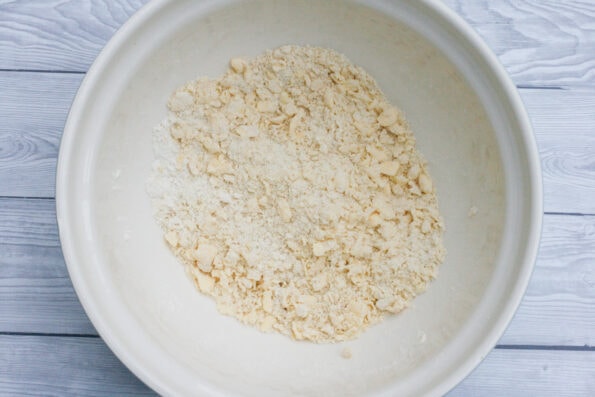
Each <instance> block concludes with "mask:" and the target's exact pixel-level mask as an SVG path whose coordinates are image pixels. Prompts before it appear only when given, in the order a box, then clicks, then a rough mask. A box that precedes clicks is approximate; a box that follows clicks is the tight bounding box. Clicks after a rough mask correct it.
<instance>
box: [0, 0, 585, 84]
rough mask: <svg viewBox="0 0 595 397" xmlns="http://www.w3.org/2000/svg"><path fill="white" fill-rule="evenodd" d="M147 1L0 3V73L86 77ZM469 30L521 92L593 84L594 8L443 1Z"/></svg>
mask: <svg viewBox="0 0 595 397" xmlns="http://www.w3.org/2000/svg"><path fill="white" fill-rule="evenodd" d="M146 1H147V0H118V1H106V0H81V1H76V2H71V1H65V0H51V1H45V0H33V1H26V2H25V1H8V2H1V3H0V69H36V70H39V69H41V70H72V71H86V70H87V69H88V67H89V65H90V64H91V63H92V62H93V60H94V59H95V57H96V56H97V54H98V53H99V51H100V50H101V48H102V47H103V46H104V45H105V43H106V42H107V40H108V39H109V38H110V37H111V36H112V35H113V33H114V32H115V31H116V30H117V28H118V27H119V26H121V25H122V24H123V23H124V22H125V21H126V20H127V19H128V18H129V17H130V16H131V15H132V14H133V13H134V11H136V10H137V9H138V8H140V7H141V6H142V4H144V3H145V2H146ZM444 1H445V3H446V4H447V5H449V6H450V7H451V8H452V9H453V10H455V11H456V12H457V13H458V14H459V15H461V16H462V17H463V18H464V19H465V20H466V21H467V22H468V23H470V24H471V25H472V26H473V27H474V28H475V29H476V30H477V31H478V33H479V34H480V36H481V37H483V39H484V40H485V41H486V42H487V43H488V45H489V46H490V47H491V48H492V49H493V51H494V52H495V53H496V54H497V55H498V56H499V58H500V60H501V62H502V63H503V64H504V66H505V67H506V69H507V70H508V72H509V73H510V74H511V75H512V77H513V79H514V81H515V82H516V83H517V84H520V85H532V86H569V85H581V84H589V85H592V84H593V82H595V58H594V57H593V55H592V54H593V51H594V50H595V27H594V26H593V24H592V20H593V18H594V17H595V3H593V2H590V1H576V0H563V1H558V0H547V1H543V0H523V1H516V0H505V1H488V0H480V1H478V0H444Z"/></svg>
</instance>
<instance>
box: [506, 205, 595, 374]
mask: <svg viewBox="0 0 595 397" xmlns="http://www.w3.org/2000/svg"><path fill="white" fill-rule="evenodd" d="M499 343H500V344H537V345H560V346H562V345H566V346H584V345H588V346H595V216H567V215H546V216H545V217H544V225H543V233H542V237H541V247H540V250H539V256H538V259H537V263H536V268H535V271H534V272H533V276H532V278H531V281H530V283H529V287H528V288H527V292H526V294H525V297H524V299H523V302H522V304H521V306H520V308H519V310H518V312H517V314H516V316H515V318H514V319H513V321H512V322H511V324H510V326H509V328H508V329H507V331H506V333H505V334H504V336H503V337H502V338H501V339H500V342H499ZM593 366H594V367H595V361H594V362H593Z"/></svg>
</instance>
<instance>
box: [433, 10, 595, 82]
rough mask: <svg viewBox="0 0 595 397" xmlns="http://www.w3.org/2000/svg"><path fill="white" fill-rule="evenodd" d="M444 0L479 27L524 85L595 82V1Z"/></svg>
mask: <svg viewBox="0 0 595 397" xmlns="http://www.w3.org/2000/svg"><path fill="white" fill-rule="evenodd" d="M444 2H445V3H446V4H447V5H448V6H450V7H451V8H452V9H453V10H454V11H456V13H457V14H459V15H460V16H461V17H463V19H465V20H466V21H467V22H468V23H469V24H470V25H471V26H472V27H474V28H475V30H476V31H477V32H478V33H479V35H480V36H481V37H482V38H483V39H484V40H485V42H486V43H487V44H488V46H489V47H490V48H491V49H492V51H494V52H495V53H496V55H497V56H498V58H499V59H500V62H502V64H503V65H504V67H505V68H506V70H507V71H508V73H509V74H510V75H511V76H512V79H513V80H514V81H515V82H516V83H517V84H518V85H528V86H534V87H543V86H547V87H552V86H555V87H569V86H591V87H592V86H594V85H595V57H594V56H593V54H594V53H595V25H594V24H593V20H594V19H595V2H593V1H585V0H498V1H491V0H444Z"/></svg>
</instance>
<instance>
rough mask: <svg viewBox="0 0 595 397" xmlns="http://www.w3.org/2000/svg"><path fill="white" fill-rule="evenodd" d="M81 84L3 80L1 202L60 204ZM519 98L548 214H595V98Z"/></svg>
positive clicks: (52, 76) (25, 76)
mask: <svg viewBox="0 0 595 397" xmlns="http://www.w3.org/2000/svg"><path fill="white" fill-rule="evenodd" d="M594 54H595V52H594ZM82 77H83V76H82V75H72V74H56V73H15V72H12V73H6V72H4V73H2V72H0V87H3V95H0V119H1V120H3V123H0V196H11V197H19V196H28V197H53V196H54V189H55V165H56V158H57V156H58V149H59V141H60V137H61V134H62V129H63V126H64V122H65V120H66V117H67V114H68V110H69V108H70V104H71V102H72V98H73V97H74V95H75V93H76V90H77V88H78V86H79V85H80V82H81V81H82ZM520 92H521V94H522V98H523V100H524V102H525V104H526V107H527V111H528V113H529V116H530V118H531V120H532V122H533V125H534V130H535V134H536V139H537V143H538V146H539V149H540V153H541V159H542V167H543V177H544V190H545V195H544V200H545V203H544V204H545V210H546V211H549V212H571V213H588V214H595V200H593V199H592V197H595V160H594V159H595V90H590V89H573V90H537V89H521V90H520ZM25 103H26V104H27V106H23V105H22V104H25Z"/></svg>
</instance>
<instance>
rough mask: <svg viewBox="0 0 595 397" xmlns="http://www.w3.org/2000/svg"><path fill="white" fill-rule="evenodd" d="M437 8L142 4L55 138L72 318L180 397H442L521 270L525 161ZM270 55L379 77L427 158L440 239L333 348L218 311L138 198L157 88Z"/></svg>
mask: <svg viewBox="0 0 595 397" xmlns="http://www.w3.org/2000/svg"><path fill="white" fill-rule="evenodd" d="M414 3H415V4H414ZM442 12H443V10H442V11H440V12H438V11H436V6H430V5H427V4H425V2H410V1H400V2H399V1H393V2H390V4H389V3H385V2H382V1H377V2H371V3H367V4H366V5H363V4H359V3H356V2H340V4H339V3H337V2H334V1H325V2H315V1H277V0H262V1H246V2H231V1H230V2H225V1H224V2H221V1H218V2H211V1H191V0H184V1H155V2H153V3H151V4H150V5H149V6H147V7H146V8H145V9H144V10H143V11H141V13H140V14H139V15H137V16H135V18H133V20H132V21H131V22H130V23H129V24H127V25H126V26H125V27H124V28H123V29H122V30H121V32H119V33H118V35H117V36H116V38H115V39H114V41H113V42H112V43H111V44H110V45H109V46H108V47H107V49H106V50H105V51H104V53H103V54H102V55H101V57H100V58H99V59H98V61H97V63H96V64H95V65H94V67H93V69H92V70H91V72H90V74H89V77H88V78H87V79H86V81H85V83H84V84H83V87H82V88H81V92H80V93H79V97H78V98H77V101H76V103H75V105H74V106H73V110H72V113H71V116H70V120H69V124H68V126H67V129H66V133H65V137H64V141H63V146H62V149H61V158H60V169H59V177H58V178H59V186H58V198H59V203H58V206H59V218H60V219H59V221H60V227H61V236H62V238H63V244H64V251H65V254H66V257H67V261H68V264H69V269H70V271H71V276H72V278H73V282H74V284H75V286H76V289H77V292H78V293H79V297H80V298H81V301H82V302H83V304H84V306H85V308H86V310H87V312H88V313H89V315H90V317H91V318H92V320H93V321H94V324H95V326H96V327H97V328H98V330H99V331H100V333H101V334H102V336H103V337H104V338H105V339H106V341H107V342H108V343H109V344H110V346H111V347H112V349H114V350H115V351H116V353H117V354H118V355H119V356H120V358H121V359H122V360H123V361H124V362H125V363H126V364H127V365H128V366H129V367H130V368H131V369H132V370H133V371H134V372H135V373H136V374H137V375H139V376H141V378H142V379H143V380H145V381H146V382H148V383H149V385H151V386H152V387H154V388H156V389H157V390H158V391H160V392H162V393H175V394H180V395H182V394H184V395H188V394H201V393H211V394H221V395H229V394H230V393H242V394H245V395H252V396H276V395H286V396H290V395H295V396H297V395H300V396H301V395H328V396H330V395H337V396H347V395H352V394H353V395H354V394H360V393H362V392H367V393H370V394H382V393H387V394H388V395H407V394H411V395H420V394H421V393H426V392H428V393H429V392H434V393H443V392H445V391H446V390H447V389H448V388H449V387H451V386H453V382H456V381H458V380H460V379H461V377H462V376H464V375H465V374H466V373H468V372H469V371H470V370H471V369H472V368H473V366H474V365H476V364H477V362H478V361H479V360H480V359H481V358H482V357H483V355H484V354H486V352H487V349H489V347H490V346H491V345H490V343H492V344H493V343H494V342H495V337H491V338H490V337H488V335H489V334H490V332H492V331H493V330H494V329H496V332H497V333H499V332H502V329H503V327H504V325H503V324H502V318H503V316H504V317H506V315H503V313H504V312H505V311H506V308H508V307H509V306H508V305H509V304H510V302H509V297H510V294H511V291H512V289H513V288H515V286H517V281H518V279H519V274H521V267H522V265H523V264H522V257H523V256H522V255H523V252H524V251H523V249H522V247H523V245H522V244H523V242H524V240H523V238H522V236H523V231H524V230H525V229H523V227H522V226H519V225H523V224H524V223H526V222H528V218H527V216H528V215H525V214H524V212H523V211H524V210H526V208H527V206H528V205H529V203H528V201H527V199H526V197H529V196H530V194H529V193H528V192H529V190H528V189H529V187H527V185H530V183H528V181H529V178H530V175H529V174H528V173H526V172H525V173H524V172H518V170H519V169H521V170H522V169H524V168H526V167H527V166H526V162H527V161H528V160H527V158H526V155H525V153H524V152H523V150H522V142H521V143H519V138H518V129H519V128H520V127H519V125H518V123H517V122H516V121H515V118H514V117H515V116H514V111H513V110H511V109H509V108H508V107H507V106H505V105H502V103H506V98H505V92H504V91H503V90H502V88H501V87H499V86H498V81H496V79H495V78H494V77H493V76H492V75H491V74H490V73H491V72H490V70H489V68H488V67H487V66H486V65H487V63H486V64H484V63H485V60H484V59H483V58H482V57H481V56H480V55H479V54H478V53H477V52H476V51H475V50H474V49H473V48H472V47H471V46H470V45H469V44H468V43H467V42H466V41H465V40H466V39H465V38H464V37H463V36H461V37H462V38H461V37H459V36H460V32H459V31H458V30H457V29H455V28H453V27H452V26H451V25H452V24H451V23H450V22H448V21H446V20H445V18H444V16H443V14H442ZM283 44H309V45H317V46H324V47H329V48H333V49H335V50H338V51H340V52H342V53H344V54H346V55H347V57H348V58H350V59H351V60H352V61H353V62H354V63H356V64H358V65H360V66H362V67H363V68H364V69H366V70H367V71H368V72H369V73H370V74H371V75H372V76H373V77H374V78H375V79H376V80H377V81H378V83H379V85H380V87H381V88H382V89H383V90H384V92H385V93H386V95H387V96H388V97H389V99H390V100H391V101H392V102H393V103H394V104H396V105H397V106H399V107H400V108H401V109H402V110H403V111H404V112H405V114H406V116H407V118H408V120H409V122H410V124H411V126H412V130H413V131H414V133H415V135H416V137H417V141H418V148H419V150H420V151H421V152H422V154H423V155H424V156H425V158H426V159H427V160H428V161H429V168H430V172H431V175H432V177H433V179H434V182H435V184H436V186H437V191H438V199H439V204H440V208H441V211H442V214H443V216H444V219H445V224H446V228H447V232H446V234H445V244H446V248H447V250H448V254H447V259H446V261H445V262H444V264H443V265H442V266H441V268H440V274H439V277H438V278H437V279H436V280H435V281H434V282H433V283H432V284H431V285H430V286H429V289H428V291H427V292H426V293H425V294H423V295H421V296H420V297H418V298H417V299H416V300H415V301H414V303H413V306H412V307H411V308H410V309H408V310H406V311H405V312H403V313H402V314H400V315H398V316H393V317H391V318H388V319H386V320H385V321H384V322H383V323H381V324H379V325H377V326H374V327H372V328H371V329H369V330H368V331H367V332H365V333H364V334H363V335H362V336H361V337H360V338H359V339H357V340H354V341H351V342H347V343H343V344H325V345H316V344H310V343H304V342H301V343H300V342H294V341H291V340H289V339H288V338H286V337H283V336H279V335H274V334H263V333H260V332H258V331H256V330H254V329H251V328H248V327H246V326H243V325H241V324H240V323H239V322H237V321H236V320H234V319H232V318H229V317H225V316H222V315H219V314H218V312H217V311H216V309H215V305H214V303H213V301H212V300H210V299H209V298H206V297H204V296H202V295H201V294H199V293H198V292H197V291H196V290H195V288H194V286H193V284H192V282H191V281H190V279H189V278H188V277H187V276H186V275H185V273H184V269H183V267H182V265H181V264H179V263H178V262H177V261H176V259H175V258H174V257H173V255H172V254H171V253H170V252H169V250H168V249H167V247H166V245H165V244H164V242H163V240H162V237H161V232H160V230H159V229H158V227H157V225H156V224H155V222H154V220H153V217H152V210H151V206H150V200H149V197H148V196H147V194H146V191H145V183H146V179H147V176H148V175H149V172H150V169H151V162H152V160H153V152H152V140H151V134H152V128H153V126H154V125H156V124H157V123H158V122H159V121H160V120H161V119H162V118H163V117H164V116H165V114H166V108H165V103H166V100H167V98H168V96H169V94H170V93H171V92H172V91H173V90H174V89H175V88H176V87H178V86H179V85H181V84H183V83H184V82H186V81H188V80H191V79H194V78H196V77H198V76H202V75H207V76H211V77H215V76H218V75H220V74H222V73H223V72H224V71H225V68H226V67H227V61H228V60H229V59H230V58H231V57H233V56H238V55H243V56H254V55H257V54H260V53H261V52H263V51H264V50H266V49H270V48H274V47H277V46H279V45H283ZM463 76H464V77H463ZM513 170H516V171H515V172H513ZM60 178H62V181H60ZM60 182H61V183H60ZM60 206H62V207H64V208H68V213H65V212H64V211H60ZM473 206H475V207H477V208H478V213H477V215H476V216H474V217H469V216H468V212H469V210H470V208H471V207H473ZM525 234H526V233H525ZM504 236H506V237H504ZM515 236H517V238H516V240H515ZM518 236H521V237H518ZM517 300H518V299H517ZM517 303H518V302H517ZM515 304H516V303H515ZM506 321H507V319H505V320H504V322H506ZM496 337H497V335H496ZM486 339H489V341H488V343H487V344H486ZM345 346H348V347H349V348H350V349H351V351H352V352H353V357H352V358H351V359H344V358H342V357H341V354H340V352H341V350H342V349H343V348H344V347H345Z"/></svg>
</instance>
